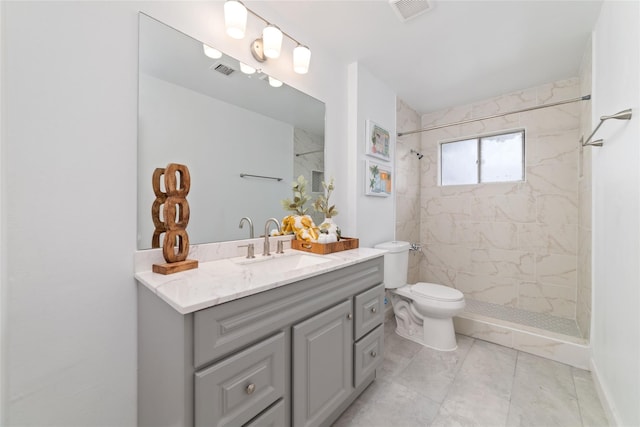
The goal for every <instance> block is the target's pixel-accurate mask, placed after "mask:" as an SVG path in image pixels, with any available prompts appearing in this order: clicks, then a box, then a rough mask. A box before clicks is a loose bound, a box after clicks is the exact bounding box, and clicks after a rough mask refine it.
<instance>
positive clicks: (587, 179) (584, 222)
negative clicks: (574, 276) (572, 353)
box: [576, 42, 598, 338]
mask: <svg viewBox="0 0 640 427" xmlns="http://www.w3.org/2000/svg"><path fill="white" fill-rule="evenodd" d="M591 66H592V55H591V42H589V43H588V45H587V47H586V49H585V52H584V56H583V58H582V64H581V66H580V93H582V94H585V95H586V94H589V93H591ZM580 107H581V109H580V134H581V135H584V137H585V138H586V137H587V136H588V135H590V134H591V131H592V130H593V127H592V123H591V102H581V103H580ZM597 149H598V148H593V147H591V148H589V147H586V148H583V149H581V150H580V158H579V160H580V162H579V165H578V166H579V168H578V172H579V173H578V201H579V204H578V219H579V220H578V300H577V306H576V321H577V323H578V327H579V328H580V332H581V333H582V336H583V337H584V338H589V335H590V332H591V210H592V207H591V152H592V150H597Z"/></svg>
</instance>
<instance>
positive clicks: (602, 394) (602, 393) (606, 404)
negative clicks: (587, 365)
mask: <svg viewBox="0 0 640 427" xmlns="http://www.w3.org/2000/svg"><path fill="white" fill-rule="evenodd" d="M591 377H592V378H593V384H594V386H595V388H596V392H597V393H598V397H599V398H600V403H601V404H602V409H603V410H604V414H605V415H606V417H607V420H608V421H609V426H610V427H617V426H619V425H621V424H620V422H619V421H618V417H617V416H616V409H615V405H612V403H611V402H612V400H611V399H610V398H609V392H608V391H607V388H606V387H604V385H603V384H602V381H600V372H599V371H598V368H597V366H596V364H595V363H594V361H593V358H591Z"/></svg>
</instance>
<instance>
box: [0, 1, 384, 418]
mask: <svg viewBox="0 0 640 427" xmlns="http://www.w3.org/2000/svg"><path fill="white" fill-rule="evenodd" d="M222 7H223V3H222V2H158V3H156V2H139V3H133V2H50V1H47V2H11V1H4V2H0V8H2V12H1V13H2V15H3V19H4V20H3V22H2V28H1V31H2V34H1V37H0V38H1V39H2V42H3V43H4V46H3V51H2V53H3V58H2V59H3V60H2V68H1V70H0V72H1V76H2V79H3V80H2V102H3V114H4V116H3V122H2V125H3V134H2V154H3V162H4V165H3V168H2V173H3V176H2V183H4V184H5V187H4V188H3V190H2V211H1V213H0V215H1V216H2V219H3V220H4V221H5V222H6V225H5V224H3V227H2V229H1V230H0V232H1V233H2V238H3V244H5V245H6V247H7V248H9V250H6V251H4V252H3V253H2V266H3V271H2V276H1V277H2V283H1V285H2V290H3V301H2V304H3V308H5V310H3V311H6V313H5V315H6V319H7V328H8V331H7V333H6V334H4V336H3V337H2V340H3V344H4V345H5V348H6V351H5V352H4V353H3V354H2V358H3V359H5V361H6V369H5V370H4V372H2V373H3V377H2V383H3V386H5V387H6V391H7V393H6V395H5V396H4V398H5V399H4V402H3V405H2V406H3V419H2V420H1V421H0V424H3V425H60V426H74V425H75V426H91V425H112V426H133V425H135V424H136V297H135V286H136V285H135V282H134V279H133V253H134V251H135V250H136V198H137V194H136V134H137V132H136V123H137V92H138V88H137V77H138V66H137V31H138V16H137V12H138V11H139V10H140V11H144V12H145V13H147V14H149V15H151V16H153V17H155V18H157V19H159V20H161V21H163V22H165V23H167V24H169V25H171V26H173V27H175V28H177V29H179V30H181V31H183V32H186V33H187V34H189V35H191V36H193V37H196V38H198V39H200V40H202V41H204V42H206V43H208V44H210V45H213V46H220V47H222V48H223V50H225V51H226V53H228V54H230V55H232V56H235V57H236V58H238V59H240V60H242V61H244V62H247V63H250V64H251V63H253V59H252V58H251V55H250V53H249V49H248V48H247V46H248V43H249V42H248V38H247V39H245V40H242V41H236V40H232V39H230V38H228V37H227V36H226V35H225V34H224V26H223V17H222ZM252 7H254V8H255V10H256V12H258V13H260V14H261V15H263V16H266V17H269V18H271V19H273V20H274V22H277V23H278V24H279V25H280V26H281V27H282V28H284V29H285V30H286V31H287V32H289V33H291V34H294V35H295V36H296V38H299V39H300V40H305V32H304V29H303V27H302V25H303V24H301V23H296V22H287V21H286V20H280V19H278V17H277V16H274V15H273V13H271V11H270V10H269V6H268V3H267V2H256V3H255V4H252ZM260 26H261V23H260V22H255V21H251V19H250V25H249V27H250V28H249V31H250V32H251V31H253V34H258V32H259V30H258V28H256V27H260ZM311 49H312V51H313V56H312V59H311V70H310V72H309V74H307V75H305V76H300V75H296V74H294V73H293V72H291V71H290V63H291V61H290V60H291V53H290V52H288V51H287V52H285V53H284V54H283V58H281V60H279V61H275V62H269V63H266V64H265V65H264V66H263V68H264V69H265V71H266V72H267V73H269V74H272V75H274V76H275V77H276V78H279V79H281V80H284V81H285V82H287V83H289V84H291V85H292V86H294V87H296V88H297V89H300V90H302V91H304V92H306V93H308V94H310V95H311V96H314V97H316V98H317V99H320V100H321V101H324V102H325V103H326V105H327V118H326V123H327V128H326V152H327V169H326V174H327V176H334V177H335V180H336V187H337V189H336V193H335V199H334V200H335V203H336V204H337V206H338V209H339V210H340V216H339V217H337V220H339V223H340V226H341V227H342V229H343V231H344V233H345V234H346V235H357V236H358V237H362V238H364V237H365V233H369V232H372V233H373V232H374V231H375V232H376V235H375V237H372V238H371V239H365V240H371V241H377V240H382V239H387V238H390V237H392V235H393V231H392V230H393V221H392V220H390V221H389V222H388V224H381V223H380V219H381V218H382V219H384V218H388V217H390V216H391V215H392V214H391V213H390V212H391V211H392V201H391V199H389V200H382V201H380V200H376V201H373V200H365V201H362V200H361V199H362V198H363V197H364V196H363V195H362V193H363V190H362V189H361V190H359V191H360V192H359V198H360V199H359V200H354V199H349V194H350V192H351V191H353V190H351V189H355V188H356V186H357V184H356V183H355V182H354V183H352V182H350V181H349V179H350V175H349V173H348V171H349V169H350V168H349V166H350V163H349V155H348V151H349V147H348V144H351V143H353V142H354V141H351V140H350V139H348V137H347V136H348V134H347V131H348V129H347V102H348V100H347V97H346V95H345V94H346V93H347V65H346V64H341V63H339V61H336V60H335V59H333V58H332V57H330V56H328V55H327V53H325V52H322V51H320V50H319V49H314V47H313V45H312V46H311ZM367 85H371V86H372V87H370V88H367ZM358 88H359V91H361V93H362V101H364V100H366V99H368V98H369V96H372V95H369V96H367V93H369V94H373V93H375V92H376V90H377V89H379V88H380V85H379V84H377V82H376V81H375V79H372V78H371V77H370V76H366V75H365V76H363V79H362V81H361V82H359V86H358ZM389 92H390V91H389V90H388V89H386V88H385V89H384V92H383V93H384V96H383V97H382V101H383V102H386V100H387V99H388V98H391V100H390V102H389V106H388V108H389V113H386V110H385V112H379V111H378V110H373V108H374V106H373V105H372V106H371V108H372V110H371V111H362V120H364V118H365V117H370V118H373V119H376V120H378V121H379V123H380V124H381V125H384V126H387V127H388V128H389V130H390V131H391V132H392V133H394V131H395V126H394V119H393V118H394V115H395V112H394V111H395V97H393V96H387V94H388V93H389ZM380 100H381V99H380V98H377V97H376V98H375V101H378V102H379V101H380ZM372 104H374V103H373V102H372ZM4 107H6V108H4ZM375 108H382V107H375ZM374 113H375V114H374ZM359 126H363V125H359ZM359 141H361V140H359ZM361 147H362V146H361V145H358V148H359V149H360V148H361ZM359 167H361V166H359ZM360 175H361V174H360ZM359 202H362V205H363V207H367V204H368V203H377V202H380V204H381V205H383V206H384V209H381V210H380V211H381V212H384V214H383V216H382V217H376V216H374V215H370V217H371V219H369V218H367V222H366V223H365V224H364V225H363V226H362V227H358V229H356V216H355V215H354V212H355V211H356V207H358V203H359ZM362 211H363V212H364V209H362ZM376 218H377V219H376ZM385 228H388V229H389V230H391V231H390V232H389V233H385V232H380V230H383V229H385Z"/></svg>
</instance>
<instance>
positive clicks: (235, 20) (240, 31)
mask: <svg viewBox="0 0 640 427" xmlns="http://www.w3.org/2000/svg"><path fill="white" fill-rule="evenodd" d="M224 24H225V26H226V27H227V34H228V35H229V36H230V37H233V38H234V39H241V38H243V37H244V32H245V30H246V29H247V8H246V7H244V5H243V4H242V3H240V2H239V1H237V0H227V1H226V2H225V4H224Z"/></svg>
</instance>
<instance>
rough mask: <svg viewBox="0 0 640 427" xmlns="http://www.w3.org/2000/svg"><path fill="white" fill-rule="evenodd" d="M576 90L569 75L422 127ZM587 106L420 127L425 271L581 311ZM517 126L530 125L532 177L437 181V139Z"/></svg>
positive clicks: (546, 309) (481, 293)
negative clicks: (583, 112)
mask: <svg viewBox="0 0 640 427" xmlns="http://www.w3.org/2000/svg"><path fill="white" fill-rule="evenodd" d="M578 96H580V82H579V79H578V78H572V79H567V80H562V81H557V82H554V83H550V84H545V85H541V86H538V87H534V88H531V89H526V90H521V91H517V92H513V93H510V94H506V95H503V96H498V97H495V98H492V99H488V100H486V101H483V102H478V103H474V104H471V105H464V106H460V107H455V108H451V109H447V110H443V111H438V112H435V113H430V114H425V115H423V116H422V123H421V127H429V126H435V125H439V124H445V123H451V122H456V121H461V120H467V119H473V118H478V117H486V116H490V115H493V114H498V113H503V112H508V111H513V110H517V109H522V108H526V107H532V106H536V105H542V104H548V103H553V102H556V101H561V100H565V99H569V98H575V97H578ZM580 109H581V107H580V104H579V103H572V104H565V105H561V106H556V107H549V108H544V109H539V110H534V111H529V112H524V113H519V114H510V115H507V116H504V117H499V118H495V119H489V120H483V121H479V122H474V123H469V124H465V125H459V126H452V127H447V128H444V129H439V130H434V131H430V132H424V133H422V153H423V154H424V158H423V159H422V161H421V163H420V167H421V190H420V192H421V193H420V198H421V212H420V218H421V224H420V234H421V238H420V241H421V242H422V243H423V244H424V252H425V258H423V260H424V261H423V262H421V263H420V280H422V281H429V282H435V283H440V284H444V285H447V286H452V287H455V288H457V289H459V290H461V291H462V292H463V293H464V294H465V296H466V297H467V298H473V299H476V300H481V301H486V302H491V303H494V304H501V305H505V306H510V307H517V308H522V309H526V310H530V311H534V312H540V313H548V314H551V315H554V316H559V317H564V318H571V319H575V316H576V302H577V298H576V292H577V281H578V271H577V261H578V224H579V218H580V217H579V214H578V211H579V209H578V206H579V197H578V160H579V153H580V150H579V144H578V140H579V138H580V134H579V133H580ZM399 128H400V127H399ZM517 129H525V147H526V152H525V153H526V154H525V157H526V162H525V181H523V182H511V183H492V184H479V185H461V186H446V187H441V186H439V185H438V144H439V142H441V141H449V140H455V139H463V138H466V137H474V136H479V135H485V134H490V133H494V132H498V131H509V130H517ZM399 145H400V144H399ZM401 156H402V154H401V155H400V156H399V157H401ZM405 192H406V190H405ZM398 196H399V198H400V191H398ZM407 203H408V202H407ZM399 205H400V203H399ZM401 220H403V219H402V218H401V217H400V216H399V217H398V221H401Z"/></svg>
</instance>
